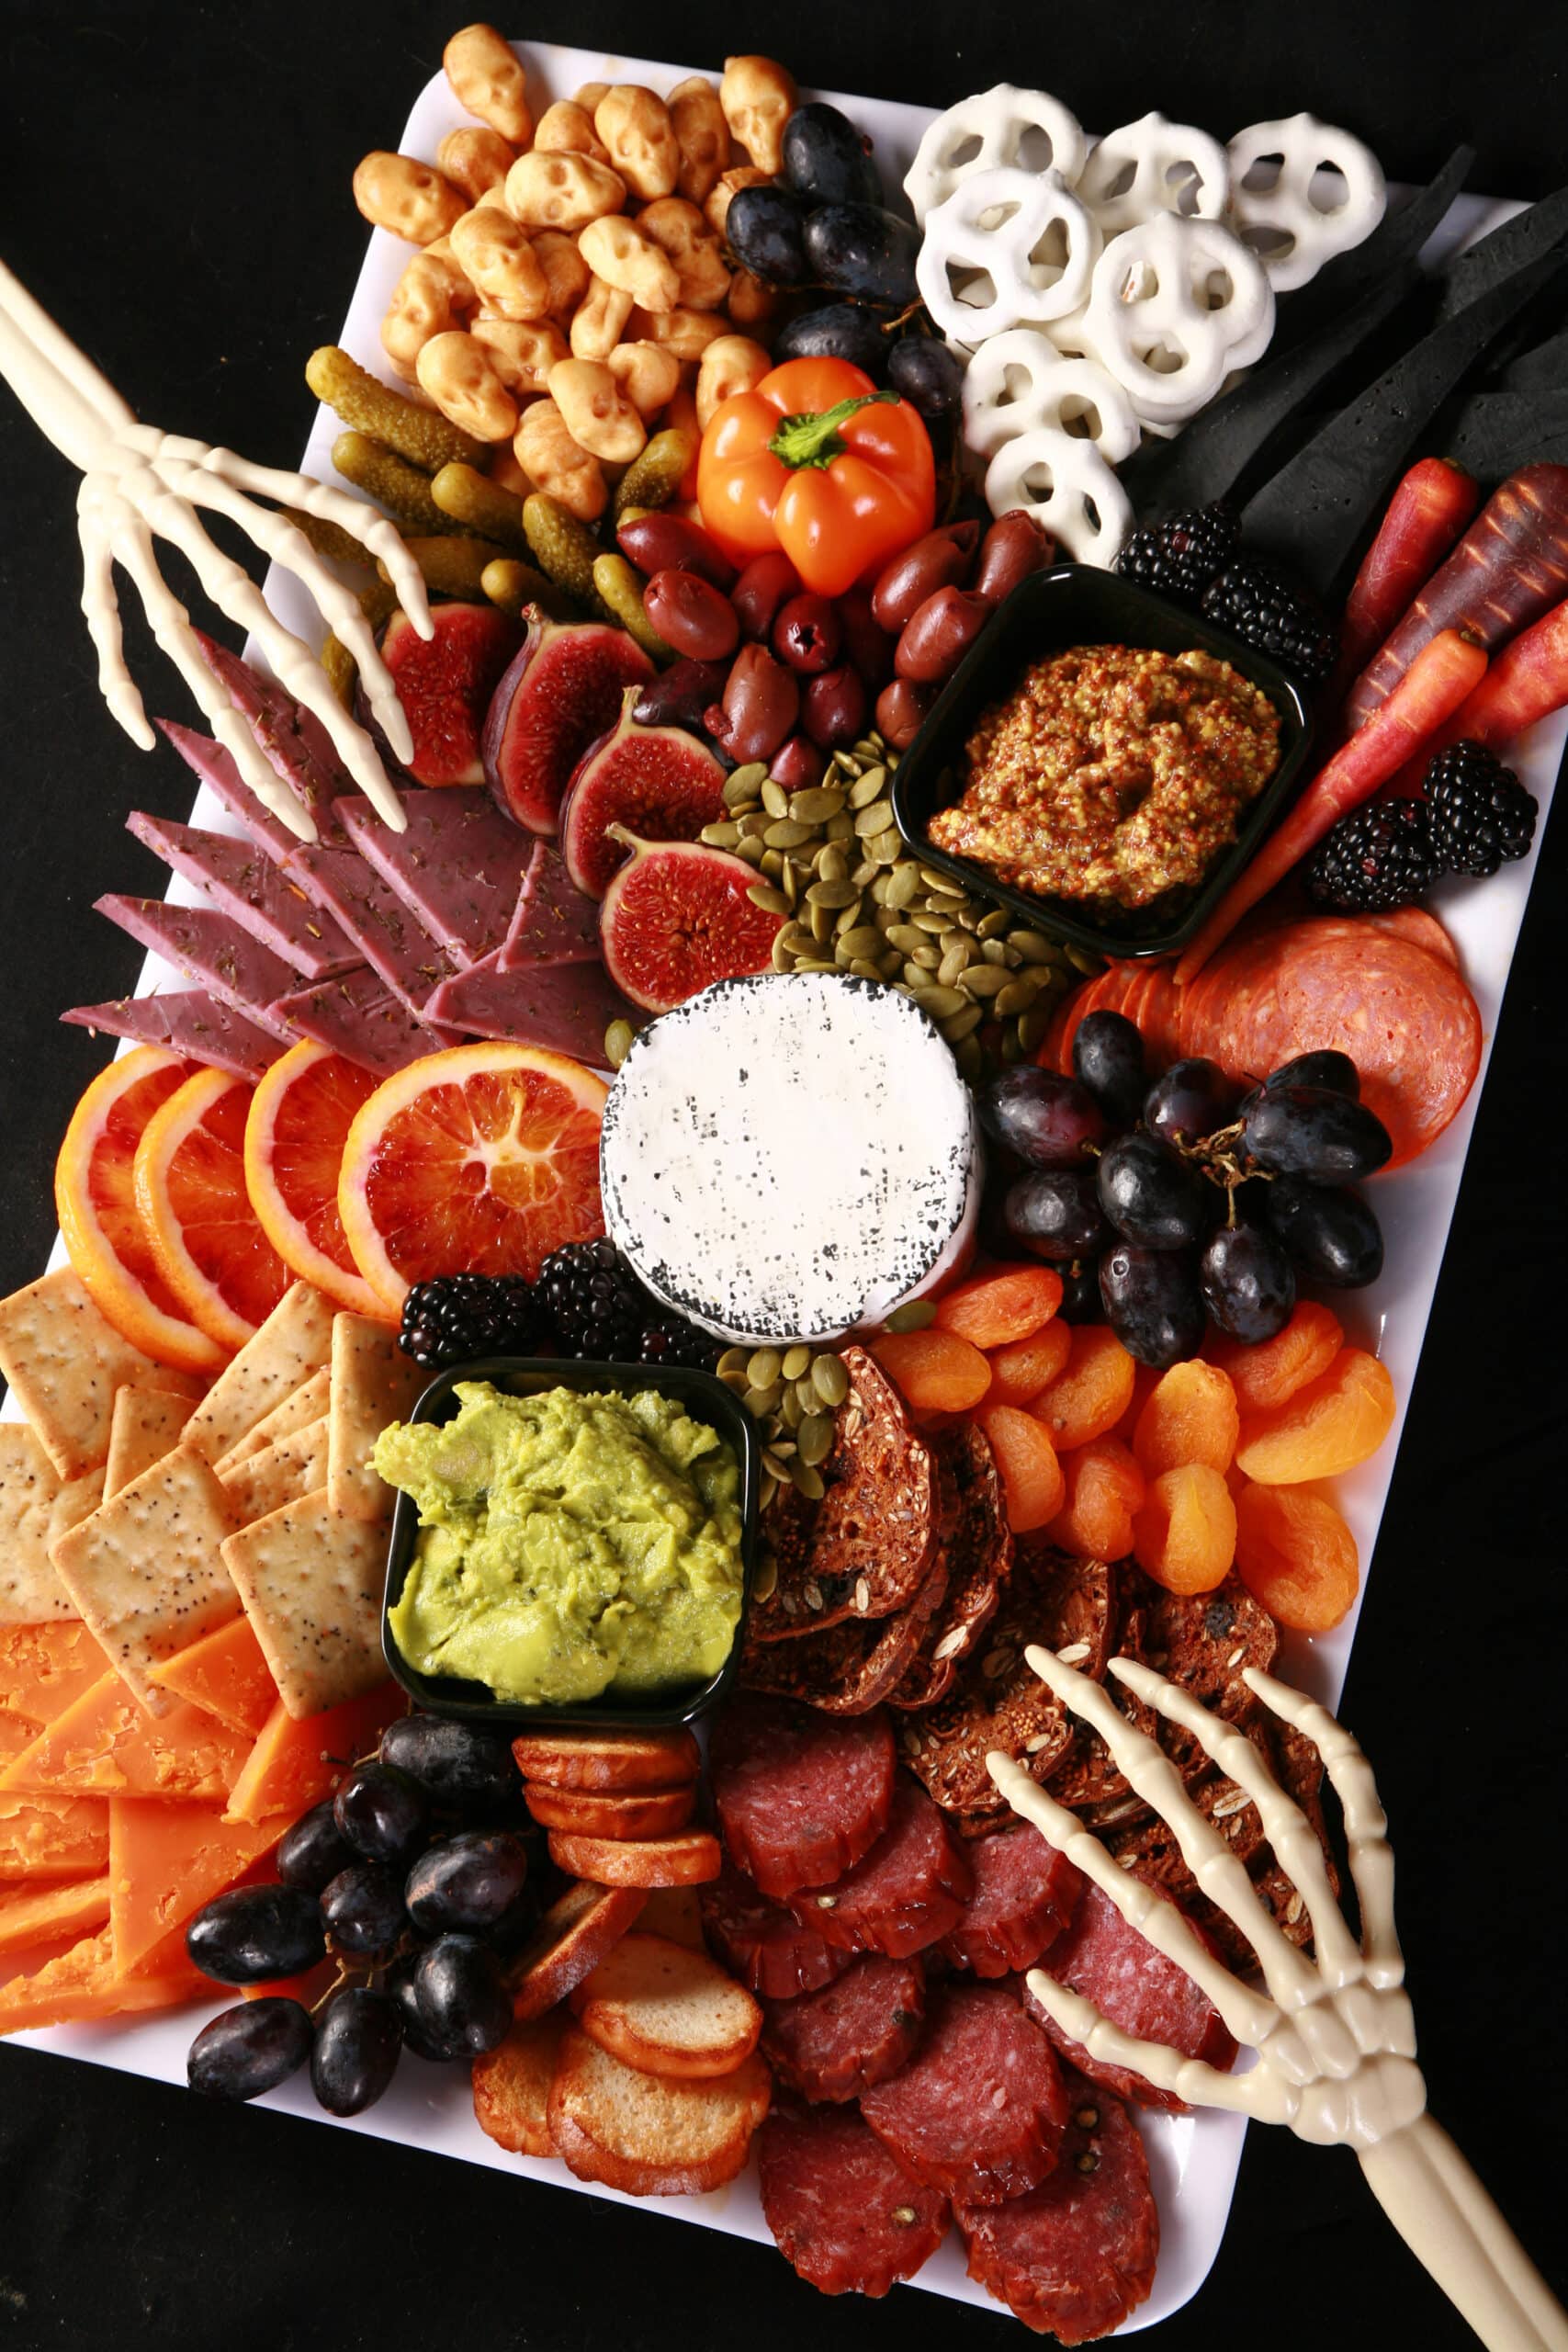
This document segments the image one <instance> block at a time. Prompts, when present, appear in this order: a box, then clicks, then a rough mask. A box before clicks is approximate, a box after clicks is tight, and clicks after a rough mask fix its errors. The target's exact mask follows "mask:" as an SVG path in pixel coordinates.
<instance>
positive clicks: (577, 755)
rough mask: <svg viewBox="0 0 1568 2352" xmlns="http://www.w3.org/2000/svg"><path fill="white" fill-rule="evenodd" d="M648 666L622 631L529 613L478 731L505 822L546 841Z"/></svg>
mask: <svg viewBox="0 0 1568 2352" xmlns="http://www.w3.org/2000/svg"><path fill="white" fill-rule="evenodd" d="M652 675H653V664H652V662H650V661H649V658H648V655H647V654H646V653H645V652H644V651H643V650H642V649H641V647H640V646H638V645H636V644H634V643H633V641H632V639H630V638H629V637H627V636H626V632H625V630H624V629H618V628H609V627H607V626H606V624H604V622H602V621H552V620H548V619H547V618H546V616H545V615H544V614H543V613H541V612H538V611H537V610H534V611H532V612H530V614H529V618H528V634H527V637H526V638H525V640H524V644H523V650H522V651H521V652H520V653H519V654H518V656H517V659H516V660H515V661H514V662H513V664H512V666H511V668H510V669H509V670H508V671H507V672H506V674H505V675H504V677H503V678H502V681H501V684H499V685H498V686H497V687H496V689H495V693H494V695H492V696H491V706H490V716H489V718H487V719H486V720H485V730H484V778H485V782H486V783H487V784H488V785H489V786H490V788H491V792H492V793H493V794H494V796H495V798H496V800H497V801H498V802H499V803H500V805H501V807H502V809H505V811H506V813H507V815H508V816H509V817H511V818H512V819H513V820H514V821H515V822H516V823H517V824H519V825H525V826H526V827H527V829H528V831H530V832H531V833H553V832H556V831H558V829H559V825H560V813H561V803H562V801H563V800H564V799H565V798H566V790H567V786H568V785H569V784H570V782H571V778H572V775H573V772H574V771H575V770H576V768H577V767H578V765H579V764H580V763H581V760H582V756H583V754H584V752H586V751H587V750H588V748H589V746H590V745H591V744H592V743H594V742H596V741H598V739H599V737H600V736H601V735H603V734H604V733H605V732H606V730H607V729H610V728H612V727H614V726H615V721H616V719H617V718H618V717H619V716H620V709H621V696H622V694H623V693H624V691H625V690H626V687H627V686H637V687H641V686H642V685H644V684H646V683H647V681H648V680H649V678H651V677H652Z"/></svg>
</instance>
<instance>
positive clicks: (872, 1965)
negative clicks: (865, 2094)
mask: <svg viewBox="0 0 1568 2352" xmlns="http://www.w3.org/2000/svg"><path fill="white" fill-rule="evenodd" d="M762 2007H763V2016H764V2020H765V2022H764V2024H763V2027H762V2055H763V2056H764V2057H765V2058H766V2060H767V2062H768V2064H769V2065H770V2066H771V2067H772V2068H773V2072H774V2074H775V2075H777V2076H778V2078H779V2080H780V2081H781V2082H783V2083H787V2084H788V2086H789V2087H790V2088H791V2090H795V2091H798V2092H799V2093H800V2094H801V2097H802V2098H808V2099H814V2100H815V2099H826V2100H829V2102H832V2103H834V2104H840V2103H841V2102H842V2101H843V2100H845V2099H850V2098H859V2097H860V2095H861V2093H862V2091H864V2090H869V2089H870V2088H871V2086H872V2085H873V2084H874V2083H885V2082H886V2081H887V2080H888V2078H889V2076H890V2075H896V2074H897V2072H898V2069H899V2067H900V2066H902V2065H903V2064H904V2063H905V2061H906V2060H907V2059H908V2056H909V2055H910V2053H911V2052H912V2051H913V2050H914V2047H915V2044H916V2043H917V2042H918V2041H919V2038H920V2029H921V2027H922V2026H923V2025H924V2023H925V2018H926V1989H925V1979H924V1977H923V1976H922V1974H921V1973H920V1966H919V1962H918V1961H912V1960H886V1959H884V1958H883V1956H882V1955H881V1953H880V1952H875V1953H872V1954H870V1955H869V1956H868V1957H866V1958H864V1959H862V1960H856V1961H853V1962H852V1963H851V1964H850V1966H849V1967H848V1968H847V1969H846V1970H845V1972H844V1973H843V1975H842V1976H840V1977H838V1978H837V1979H836V1980H835V1981H834V1982H833V1983H832V1984H831V1985H824V1986H823V1987H822V1988H821V1990H820V1991H818V1992H816V1993H802V1994H801V1995H799V1996H798V1997H797V1998H796V1999H795V2000H793V2001H765V2002H764V2003H763V2005H762Z"/></svg>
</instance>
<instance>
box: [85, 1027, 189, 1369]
mask: <svg viewBox="0 0 1568 2352" xmlns="http://www.w3.org/2000/svg"><path fill="white" fill-rule="evenodd" d="M193 1071H194V1065H193V1064H192V1063H190V1062H187V1061H182V1060H181V1058H180V1057H179V1055H178V1054H169V1053H165V1052H164V1049H163V1047H162V1046H138V1047H137V1049H136V1051H135V1052H134V1053H130V1054H122V1055H121V1057H120V1058H119V1060H118V1061H116V1062H110V1064H109V1066H108V1068H107V1069H103V1070H100V1071H99V1072H98V1075H97V1076H96V1079H94V1080H93V1082H92V1084H91V1086H89V1087H88V1089H87V1091H86V1092H85V1094H84V1095H83V1097H82V1100H81V1101H80V1103H77V1105H76V1108H75V1110H74V1112H73V1114H72V1117H71V1125H69V1126H68V1127H67V1128H66V1130H65V1140H64V1142H63V1143H62V1145H61V1147H60V1157H59V1159H57V1160H56V1162H55V1164H54V1206H55V1213H56V1215H57V1216H58V1217H59V1219H60V1231H61V1235H62V1238H63V1240H64V1243H65V1247H66V1250H67V1252H68V1253H69V1255H70V1259H71V1263H72V1264H73V1266H74V1268H75V1269H76V1272H77V1273H78V1274H80V1276H81V1278H82V1280H83V1282H84V1283H85V1285H86V1288H87V1292H88V1295H89V1296H90V1297H91V1298H92V1300H93V1302H94V1304H95V1305H96V1307H97V1308H98V1310H99V1312H100V1313H101V1314H103V1315H105V1316H107V1318H108V1320H109V1321H110V1322H111V1323H112V1324H113V1325H114V1328H115V1329H116V1330H117V1331H118V1333H119V1334H120V1336H121V1337H122V1339H127V1340H130V1342H131V1344H132V1346H133V1347H138V1348H140V1349H141V1351H143V1353H144V1354H146V1355H150V1356H152V1358H153V1359H154V1361H155V1362H157V1363H166V1364H173V1365H175V1366H176V1367H177V1369H178V1370H179V1371H181V1372H216V1371H218V1369H219V1368H220V1365H221V1364H222V1363H223V1362H224V1359H225V1354H226V1351H225V1350H224V1349H223V1348H221V1347H220V1346H219V1344H218V1342H217V1341H216V1340H213V1339H211V1338H209V1336H208V1333H207V1332H206V1331H205V1330H204V1329H197V1326H196V1324H195V1323H193V1322H192V1321H191V1319H190V1317H189V1316H188V1315H187V1314H186V1309H185V1308H184V1306H182V1305H181V1303H180V1301H179V1299H178V1297H177V1296H176V1295H175V1292H174V1291H173V1290H172V1289H171V1288H170V1287H169V1284H168V1283H166V1282H165V1281H164V1277H163V1275H162V1274H161V1273H160V1272H159V1271H158V1261H157V1259H156V1258H155V1257H154V1255H153V1251H152V1241H151V1239H150V1238H149V1236H148V1233H147V1229H146V1227H145V1226H144V1225H143V1223H142V1220H141V1212H140V1211H139V1209H138V1208H137V1205H136V1185H135V1179H134V1173H133V1170H134V1166H135V1160H136V1147H137V1145H138V1144H139V1143H140V1142H141V1137H142V1135H143V1134H144V1132H145V1131H146V1127H147V1124H148V1121H149V1120H150V1119H151V1118H152V1115H153V1114H154V1113H155V1112H156V1111H158V1110H159V1109H160V1108H161V1106H162V1105H163V1104H164V1103H167V1102H168V1101H169V1099H170V1097H171V1096H172V1095H174V1094H175V1093H177V1092H178V1091H179V1089H180V1088H181V1087H182V1086H184V1084H185V1082H186V1080H187V1079H188V1078H190V1077H191V1076H192V1075H193Z"/></svg>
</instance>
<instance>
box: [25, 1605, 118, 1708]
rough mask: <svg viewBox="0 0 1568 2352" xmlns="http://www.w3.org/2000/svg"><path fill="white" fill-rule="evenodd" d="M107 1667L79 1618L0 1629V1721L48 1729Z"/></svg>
mask: <svg viewBox="0 0 1568 2352" xmlns="http://www.w3.org/2000/svg"><path fill="white" fill-rule="evenodd" d="M107 1664H108V1660H107V1658H106V1657H105V1656H104V1654H103V1652H102V1650H101V1649H100V1648H99V1647H98V1645H97V1643H96V1641H95V1640H94V1639H93V1636H92V1635H91V1634H89V1633H88V1631H87V1628H86V1627H85V1625H84V1624H83V1623H82V1621H81V1619H80V1618H77V1617H73V1618H69V1619H66V1620H64V1621H62V1623H59V1624H50V1625H0V1718H3V1717H5V1716H6V1715H20V1716H22V1717H23V1718H24V1719H25V1720H26V1721H27V1722H28V1723H30V1724H51V1723H52V1722H53V1721H54V1719H55V1717H56V1715H61V1714H63V1713H64V1712H65V1710H66V1708H67V1707H69V1706H71V1705H73V1703H74V1702H75V1701H76V1700H78V1699H79V1698H80V1697H81V1696H82V1693H83V1692H84V1691H90V1690H91V1689H92V1687H93V1685H94V1683H95V1682H98V1681H101V1680H102V1679H103V1674H104V1669H105V1668H106V1667H107Z"/></svg>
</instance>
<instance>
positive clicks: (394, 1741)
mask: <svg viewBox="0 0 1568 2352" xmlns="http://www.w3.org/2000/svg"><path fill="white" fill-rule="evenodd" d="M380 1757H381V1761H382V1763H383V1764H390V1765H391V1766H392V1767H393V1768H394V1770H397V1771H400V1772H406V1773H407V1775H408V1777H409V1779H410V1780H411V1781H418V1782H419V1785H420V1787H421V1788H422V1789H423V1791H424V1792H425V1794H426V1796H427V1797H428V1798H429V1799H430V1801H431V1803H432V1804H437V1805H443V1806H446V1807H449V1808H450V1809H451V1810H452V1811H454V1812H457V1813H466V1812H468V1811H469V1810H470V1809H471V1810H476V1811H477V1810H483V1811H487V1812H488V1811H489V1810H490V1809H491V1807H492V1806H496V1805H504V1804H510V1803H511V1801H512V1800H513V1798H514V1797H516V1796H517V1795H518V1794H519V1793H520V1792H521V1790H522V1786H523V1776H522V1774H521V1773H520V1772H519V1771H518V1770H517V1767H516V1764H515V1763H514V1762H513V1756H512V1750H511V1748H510V1747H508V1745H507V1743H506V1741H505V1740H504V1739H502V1737H501V1736H500V1735H499V1734H498V1733H496V1732H492V1731H481V1730H479V1727H478V1725H477V1724H456V1723H445V1722H443V1720H442V1718H441V1717H440V1716H439V1715H400V1716H399V1717H398V1718H397V1721H396V1722H395V1723H390V1724H388V1725H387V1728H386V1730H385V1731H384V1732H383V1733H382V1734H381V1747H380Z"/></svg>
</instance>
